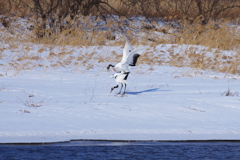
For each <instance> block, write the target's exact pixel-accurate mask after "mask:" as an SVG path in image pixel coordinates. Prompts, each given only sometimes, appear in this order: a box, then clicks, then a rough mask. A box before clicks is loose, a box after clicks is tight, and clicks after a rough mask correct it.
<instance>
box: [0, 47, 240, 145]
mask: <svg viewBox="0 0 240 160" xmlns="http://www.w3.org/2000/svg"><path fill="white" fill-rule="evenodd" d="M37 50H38V48H36V52H37ZM106 50H107V49H106ZM109 50H111V49H109ZM117 52H118V53H120V54H121V48H118V49H117ZM4 54H6V55H7V52H6V53H4ZM44 54H45V53H44V52H43V53H42V55H44ZM7 57H8V58H5V59H2V60H1V63H2V64H4V65H0V67H1V70H2V71H1V72H2V76H1V77H0V108H1V109H0V115H1V116H0V143H20V142H57V141H67V140H71V139H104V140H213V139H215V140H240V127H239V126H240V118H239V115H240V105H239V104H240V98H239V96H238V92H237V91H239V90H240V87H239V86H240V79H239V77H237V76H234V75H232V76H231V77H229V78H228V76H227V77H226V75H225V74H220V73H213V72H204V71H201V72H194V71H193V70H192V69H189V68H176V67H169V66H157V65H153V66H148V65H147V64H139V65H138V66H137V67H136V68H132V72H131V74H130V75H129V83H128V86H127V94H126V95H124V96H121V95H117V94H116V93H117V91H118V90H114V91H113V92H112V94H110V88H111V87H112V86H114V85H115V81H114V79H111V78H109V77H110V76H111V74H112V73H113V72H108V71H106V66H107V64H108V63H107V62H102V63H96V65H94V66H92V67H91V69H88V70H86V72H81V69H80V70H79V71H73V70H72V68H70V69H69V68H64V67H58V68H55V69H45V70H44V71H43V69H41V68H38V67H35V68H33V69H31V70H24V71H21V72H20V73H18V74H16V75H15V74H11V73H14V72H15V71H12V70H11V69H9V68H8V69H6V65H5V64H6V63H7V61H8V62H9V61H10V60H9V59H10V58H9V55H7ZM37 62H38V63H43V61H41V60H39V61H37ZM44 63H45V64H46V63H50V62H45V61H44ZM49 66H50V65H49ZM149 68H151V69H149ZM6 73H7V74H6ZM13 75H15V76H13ZM228 88H229V89H230V91H231V92H232V93H235V94H234V96H225V95H224V92H225V91H227V90H228Z"/></svg>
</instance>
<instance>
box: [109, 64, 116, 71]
mask: <svg viewBox="0 0 240 160" xmlns="http://www.w3.org/2000/svg"><path fill="white" fill-rule="evenodd" d="M110 67H115V66H114V65H112V64H109V65H108V66H107V69H108V70H109V68H110Z"/></svg>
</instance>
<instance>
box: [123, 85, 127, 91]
mask: <svg viewBox="0 0 240 160" xmlns="http://www.w3.org/2000/svg"><path fill="white" fill-rule="evenodd" d="M124 84H125V88H124V91H123V94H125V93H126V88H127V84H126V83H124Z"/></svg>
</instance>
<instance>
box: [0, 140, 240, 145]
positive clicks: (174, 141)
mask: <svg viewBox="0 0 240 160" xmlns="http://www.w3.org/2000/svg"><path fill="white" fill-rule="evenodd" d="M72 142H121V143H135V142H139V143H148V142H163V143H205V142H224V143H225V142H228V143H240V140H235V139H210V140H107V139H72V140H69V141H56V142H17V143H15V142H13V143H1V142H0V146H4V145H22V146H24V145H36V146H37V145H51V144H53V145H54V144H63V143H72Z"/></svg>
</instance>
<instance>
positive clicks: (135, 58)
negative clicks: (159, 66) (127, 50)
mask: <svg viewBox="0 0 240 160" xmlns="http://www.w3.org/2000/svg"><path fill="white" fill-rule="evenodd" d="M139 57H140V54H138V53H135V54H134V55H133V59H132V62H131V63H130V64H129V66H136V63H137V60H138V58H139Z"/></svg>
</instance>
